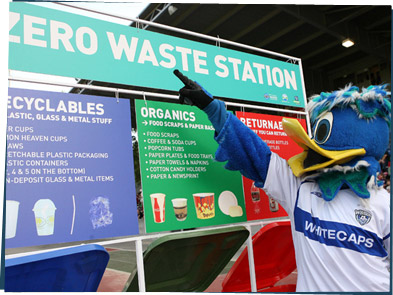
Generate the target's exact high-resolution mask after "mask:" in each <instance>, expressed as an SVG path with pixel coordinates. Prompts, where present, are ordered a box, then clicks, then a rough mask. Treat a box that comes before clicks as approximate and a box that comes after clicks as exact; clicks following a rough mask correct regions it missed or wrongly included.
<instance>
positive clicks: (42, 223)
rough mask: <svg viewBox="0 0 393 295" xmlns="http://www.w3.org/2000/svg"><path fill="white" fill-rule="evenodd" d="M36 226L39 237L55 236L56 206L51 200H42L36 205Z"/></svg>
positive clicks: (34, 209)
mask: <svg viewBox="0 0 393 295" xmlns="http://www.w3.org/2000/svg"><path fill="white" fill-rule="evenodd" d="M33 211H34V216H35V225H36V228H37V234H38V235H39V236H50V235H53V232H54V230H55V211H56V207H55V204H54V203H53V202H52V201H51V200H50V199H40V200H38V201H37V202H36V203H35V204H34V208H33Z"/></svg>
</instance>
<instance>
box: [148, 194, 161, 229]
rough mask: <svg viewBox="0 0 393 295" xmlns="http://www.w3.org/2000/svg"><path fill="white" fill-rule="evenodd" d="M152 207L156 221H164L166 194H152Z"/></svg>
mask: <svg viewBox="0 0 393 295" xmlns="http://www.w3.org/2000/svg"><path fill="white" fill-rule="evenodd" d="M150 199H151V207H152V208H153V215H154V222H156V223H162V222H164V221H165V194H161V193H157V194H151V195H150Z"/></svg>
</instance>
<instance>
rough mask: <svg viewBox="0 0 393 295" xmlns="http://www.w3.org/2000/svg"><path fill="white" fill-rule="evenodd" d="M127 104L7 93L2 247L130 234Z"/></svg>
mask: <svg viewBox="0 0 393 295" xmlns="http://www.w3.org/2000/svg"><path fill="white" fill-rule="evenodd" d="M132 155H133V154H132V140H131V117H130V104H129V101H128V100H123V99H121V100H119V101H117V100H116V99H113V98H106V97H98V96H88V95H77V94H70V93H56V92H47V91H36V90H27V89H16V88H10V89H9V95H8V126H7V167H6V168H7V171H6V235H5V236H6V240H5V242H6V244H5V245H6V248H15V247H26V246H35V245H45V244H55V243H64V242H73V241H85V240H94V239H102V238H109V237H116V236H126V235H136V234H138V231H139V227H138V219H137V213H136V198H135V185H134V164H133V158H132Z"/></svg>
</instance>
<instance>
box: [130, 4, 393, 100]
mask: <svg viewBox="0 0 393 295" xmlns="http://www.w3.org/2000/svg"><path fill="white" fill-rule="evenodd" d="M168 5H169V4H162V3H161V4H159V3H158V4H157V3H155V4H150V5H149V6H148V7H147V9H145V11H144V12H143V13H142V14H141V15H140V19H146V20H150V19H154V21H155V22H157V23H161V24H166V25H169V26H174V27H177V28H182V29H186V30H190V31H194V32H199V33H202V34H206V35H210V36H219V38H221V39H227V40H231V41H234V42H238V43H242V44H246V45H251V46H254V47H258V48H263V49H267V50H270V51H275V52H279V53H283V54H286V55H290V56H294V57H298V58H301V59H302V64H303V71H304V76H305V83H306V89H307V92H308V94H311V93H319V92H321V91H329V90H334V89H336V88H337V87H344V86H345V84H346V83H348V82H353V83H358V84H359V83H360V84H364V83H367V82H370V83H374V84H379V83H384V82H385V83H389V82H390V73H391V72H390V71H391V70H390V63H391V18H392V10H391V6H371V5H370V6H364V5H359V6H354V5H351V6H348V5H346V6H343V5H272V4H269V5H264V4H184V3H176V4H171V5H169V6H168ZM134 25H135V24H134ZM147 29H148V30H152V31H156V32H160V33H166V34H168V31H166V32H165V31H163V30H160V29H157V28H155V27H152V26H149V27H148V28H147ZM169 34H171V35H175V36H176V35H177V36H179V37H182V38H189V39H192V40H195V41H200V42H206V40H199V39H198V38H192V37H191V38H190V37H188V36H185V35H179V34H174V33H172V32H170V33H169ZM346 38H350V39H352V40H353V41H354V42H355V45H354V46H352V47H350V48H345V47H343V46H342V45H341V43H342V41H343V40H344V39H346ZM222 46H225V45H222ZM225 47H228V48H231V47H230V46H225ZM232 49H236V50H242V49H239V48H232ZM242 51H244V50H242ZM250 53H253V54H256V52H250ZM373 67H374V68H373ZM381 67H382V69H381ZM378 71H379V72H380V73H379V76H380V77H379V78H378ZM364 72H366V74H364V75H362V73H364ZM381 72H383V73H385V72H387V73H385V75H383V73H381ZM372 73H373V74H374V77H372V76H373V75H371V74H372ZM367 74H368V76H369V77H368V78H369V79H366V78H367V77H366V76H367ZM353 75H355V76H354V77H353ZM352 77H353V78H354V80H351V81H349V79H350V78H352ZM362 77H364V78H362ZM383 78H385V79H383ZM386 78H388V80H386ZM367 80H368V81H367ZM342 83H343V85H341V84H342Z"/></svg>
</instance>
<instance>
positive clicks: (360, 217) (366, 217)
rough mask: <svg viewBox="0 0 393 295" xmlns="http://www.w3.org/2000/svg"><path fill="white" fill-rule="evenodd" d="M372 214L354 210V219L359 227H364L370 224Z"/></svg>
mask: <svg viewBox="0 0 393 295" xmlns="http://www.w3.org/2000/svg"><path fill="white" fill-rule="evenodd" d="M371 217H372V214H371V212H370V211H367V210H363V209H355V218H356V221H357V222H359V224H360V225H366V224H367V223H369V222H370V220H371Z"/></svg>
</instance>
